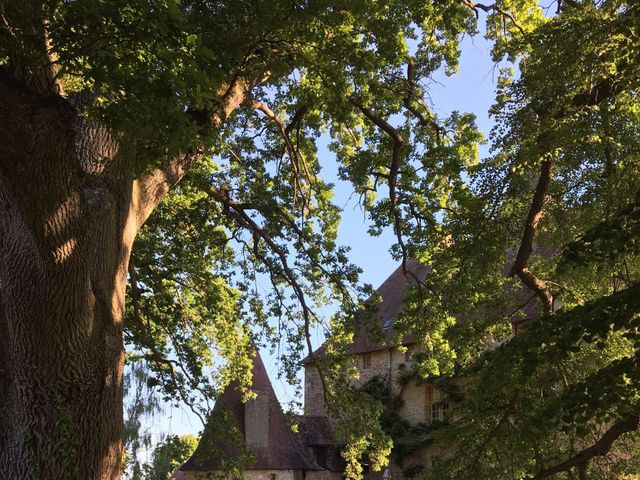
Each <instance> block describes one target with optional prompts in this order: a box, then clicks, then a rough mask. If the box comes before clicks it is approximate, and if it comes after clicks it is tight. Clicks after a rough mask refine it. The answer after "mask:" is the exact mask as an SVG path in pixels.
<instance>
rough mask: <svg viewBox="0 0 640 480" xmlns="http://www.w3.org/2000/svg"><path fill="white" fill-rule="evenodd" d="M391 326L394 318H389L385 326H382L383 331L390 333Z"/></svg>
mask: <svg viewBox="0 0 640 480" xmlns="http://www.w3.org/2000/svg"><path fill="white" fill-rule="evenodd" d="M391 325H393V318H387V320H385V322H384V325H383V326H382V330H383V331H384V333H387V332H388V331H389V329H390V328H391Z"/></svg>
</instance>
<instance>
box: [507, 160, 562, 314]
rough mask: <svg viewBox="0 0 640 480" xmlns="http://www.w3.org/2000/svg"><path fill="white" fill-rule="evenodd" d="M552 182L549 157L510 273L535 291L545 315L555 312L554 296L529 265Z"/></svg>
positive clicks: (541, 173) (541, 174) (541, 165)
mask: <svg viewBox="0 0 640 480" xmlns="http://www.w3.org/2000/svg"><path fill="white" fill-rule="evenodd" d="M550 182H551V158H550V157H549V156H547V157H546V158H545V159H544V160H543V161H542V163H541V164H540V177H539V179H538V184H537V185H536V189H535V191H534V194H533V199H532V201H531V206H530V207H529V213H528V215H527V220H526V222H525V225H524V232H523V234H522V240H521V241H520V248H519V249H518V253H517V255H516V259H515V261H514V263H513V266H512V267H511V270H510V271H509V274H510V275H517V276H518V277H519V278H520V280H521V281H522V283H523V284H524V285H526V286H527V287H528V288H530V289H531V290H532V291H534V292H535V293H536V294H537V295H538V298H540V301H541V302H542V305H543V308H544V311H545V313H550V312H552V311H553V295H552V294H551V292H550V291H549V288H548V287H547V285H546V283H545V282H544V281H543V280H541V279H539V278H537V277H536V276H535V275H534V274H533V273H531V271H530V270H529V268H528V267H527V263H528V261H529V257H530V256H531V253H532V252H533V242H534V239H535V235H536V231H537V228H538V223H539V222H540V219H541V218H542V215H543V212H544V201H545V197H546V195H547V191H548V190H549V184H550Z"/></svg>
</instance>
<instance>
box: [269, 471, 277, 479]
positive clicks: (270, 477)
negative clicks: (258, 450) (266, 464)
mask: <svg viewBox="0 0 640 480" xmlns="http://www.w3.org/2000/svg"><path fill="white" fill-rule="evenodd" d="M277 479H278V476H277V475H276V474H275V473H270V474H269V480H277Z"/></svg>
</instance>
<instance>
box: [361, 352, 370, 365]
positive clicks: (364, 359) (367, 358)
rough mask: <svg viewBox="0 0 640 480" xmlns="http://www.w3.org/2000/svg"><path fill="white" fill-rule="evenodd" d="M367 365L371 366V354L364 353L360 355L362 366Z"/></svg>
mask: <svg viewBox="0 0 640 480" xmlns="http://www.w3.org/2000/svg"><path fill="white" fill-rule="evenodd" d="M369 367H371V354H370V353H365V354H364V355H362V368H369Z"/></svg>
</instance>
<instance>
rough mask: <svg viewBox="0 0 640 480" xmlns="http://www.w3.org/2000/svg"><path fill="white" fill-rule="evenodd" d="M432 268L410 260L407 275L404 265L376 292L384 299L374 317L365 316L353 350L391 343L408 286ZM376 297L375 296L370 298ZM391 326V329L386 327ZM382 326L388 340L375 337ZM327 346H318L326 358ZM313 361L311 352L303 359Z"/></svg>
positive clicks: (381, 347)
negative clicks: (375, 339)
mask: <svg viewBox="0 0 640 480" xmlns="http://www.w3.org/2000/svg"><path fill="white" fill-rule="evenodd" d="M429 269H430V267H428V266H426V265H423V264H421V263H419V262H417V261H415V260H407V274H406V275H405V273H404V271H403V269H402V265H400V266H399V267H398V268H396V269H395V271H394V272H393V273H392V274H391V275H390V276H389V277H388V278H387V279H386V280H385V281H384V282H383V283H382V285H380V286H379V287H378V288H377V289H376V292H377V294H378V295H379V296H380V302H379V303H378V304H377V308H376V311H375V313H374V314H373V316H372V317H371V318H362V326H361V328H360V329H359V331H358V332H357V333H356V335H355V338H354V341H353V344H352V345H350V347H349V348H350V350H351V351H352V352H353V353H366V352H373V351H376V350H384V349H387V348H389V347H390V346H391V343H392V342H391V340H392V338H393V334H394V332H393V322H394V321H395V319H396V318H398V315H400V313H401V312H402V310H403V308H404V301H405V297H406V294H407V288H408V287H409V286H410V285H414V284H415V283H416V278H418V279H420V280H424V278H425V277H426V275H427V273H428V272H429ZM370 300H373V297H372V298H371V299H370ZM385 327H387V328H385ZM375 329H379V330H380V331H382V332H383V334H384V342H378V341H374V340H372V337H375V334H374V330H375ZM412 343H415V342H414V339H413V338H412V337H411V336H408V335H407V336H405V337H403V339H402V344H403V345H410V344H412ZM324 349H325V347H324V345H323V346H321V347H320V348H318V349H317V350H316V351H315V352H314V355H315V356H317V357H322V355H323V354H324ZM310 362H311V355H309V356H307V357H306V358H305V359H304V360H302V363H303V364H308V363H310Z"/></svg>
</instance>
